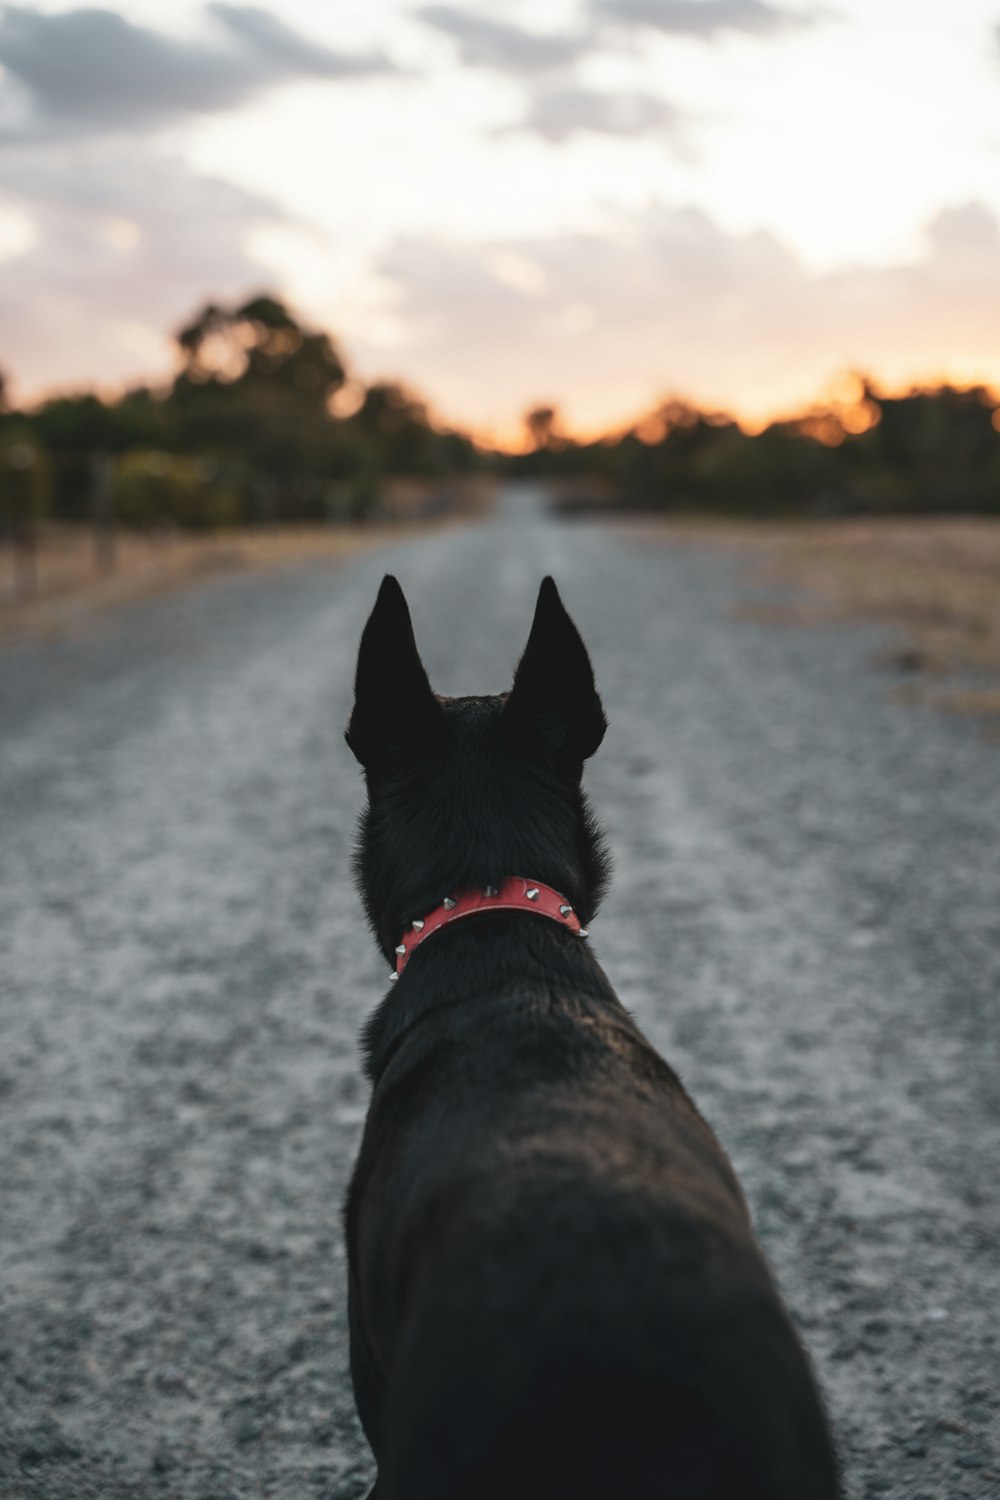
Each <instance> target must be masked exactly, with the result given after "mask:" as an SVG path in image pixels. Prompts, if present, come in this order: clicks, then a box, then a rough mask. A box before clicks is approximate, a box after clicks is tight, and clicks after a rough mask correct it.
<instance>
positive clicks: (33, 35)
mask: <svg viewBox="0 0 1000 1500" xmlns="http://www.w3.org/2000/svg"><path fill="white" fill-rule="evenodd" d="M208 14H209V16H210V19H211V20H212V21H213V22H214V24H215V27H216V30H217V32H218V33H219V37H218V40H211V39H210V40H206V41H200V40H176V39H174V38H173V37H170V36H167V35H166V34H164V33H163V32H159V31H156V30H154V29H152V28H151V27H145V26H139V25H136V24H135V23H134V22H132V21H129V20H126V19H125V17H124V16H121V15H119V14H118V13H117V12H116V11H113V10H105V9H98V8H86V9H78V10H68V11H62V12H59V13H57V14H45V13H41V12H38V11H34V10H29V9H28V8H27V7H25V6H21V5H7V6H4V7H3V8H2V10H0V63H2V64H3V66H4V68H5V69H6V70H7V71H8V73H9V74H10V75H11V77H12V78H13V79H14V80H15V81H16V83H17V84H18V85H20V88H21V91H22V97H23V99H24V101H25V103H26V106H27V107H26V109H25V110H23V111H22V118H21V120H20V122H18V123H15V124H14V125H13V126H12V125H10V124H8V125H7V127H6V129H5V132H4V136H3V137H2V139H6V140H7V141H8V142H9V141H11V140H15V141H17V140H19V141H22V142H25V141H30V140H31V139H39V138H40V139H52V138H54V137H57V136H60V135H65V134H68V133H72V134H73V135H74V136H77V137H78V136H79V135H80V133H81V132H82V131H86V132H87V133H90V134H97V133H106V132H108V131H118V130H129V131H134V130H137V129H139V130H151V129H156V128H158V127H160V126H162V125H165V124H167V123H169V122H170V121H172V120H175V119H177V118H180V117H183V116H185V115H189V114H198V113H208V112H216V111H221V110H227V109H231V108H233V107H234V106H236V105H238V104H241V103H243V102H244V100H246V99H248V98H250V97H251V95H253V94H255V93H257V92H259V91H260V90H262V89H265V88H268V87H270V86H271V85H273V84H277V83H281V82H284V81H286V80H288V79H291V78H296V77H314V78H331V79H332V78H345V77H351V76H356V75H358V74H361V73H374V72H385V71H387V70H388V69H389V68H390V66H391V65H390V64H389V62H388V61H387V60H386V58H384V57H383V56H382V55H381V54H374V53H373V54H369V55H366V56H360V57H351V56H348V55H345V54H342V53H339V52H334V51H332V50H331V49H329V48H328V47H324V46H322V45H320V44H319V43H315V42H312V41H309V40H307V39H306V38H304V37H302V36H300V35H299V34H298V33H297V32H295V31H293V30H291V28H289V27H288V26H286V25H285V24H284V22H282V21H279V20H278V19H277V18H276V17H274V16H272V15H270V14H268V13H267V12H266V11H263V10H259V9H257V8H256V7H253V6H245V5H227V4H222V3H218V4H212V5H210V6H209V7H208Z"/></svg>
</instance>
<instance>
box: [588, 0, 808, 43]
mask: <svg viewBox="0 0 1000 1500" xmlns="http://www.w3.org/2000/svg"><path fill="white" fill-rule="evenodd" d="M589 8H590V11H591V13H592V14H593V15H594V16H595V17H596V18H597V19H599V20H603V21H620V22H623V23H625V24H626V25H636V26H648V27H650V28H652V29H653V30H656V31H666V32H670V33H671V34H674V35H677V36H696V37H712V36H714V35H715V34H716V33H717V32H720V31H742V32H747V33H749V34H751V35H758V36H759V35H764V34H766V33H768V32H774V31H780V30H783V29H786V28H788V27H791V26H801V25H803V24H808V19H809V18H807V17H805V16H803V15H801V14H797V13H794V12H792V11H786V10H781V9H779V8H778V7H777V6H774V5H768V4H767V0H590V7H589Z"/></svg>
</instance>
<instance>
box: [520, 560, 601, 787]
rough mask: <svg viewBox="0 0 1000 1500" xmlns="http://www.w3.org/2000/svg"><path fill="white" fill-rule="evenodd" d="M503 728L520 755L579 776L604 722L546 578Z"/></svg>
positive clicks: (576, 635) (572, 632)
mask: <svg viewBox="0 0 1000 1500" xmlns="http://www.w3.org/2000/svg"><path fill="white" fill-rule="evenodd" d="M503 727H504V731H505V733H506V734H507V736H508V739H509V740H510V742H511V743H512V744H513V745H514V746H515V747H516V748H517V749H519V750H520V751H521V752H522V753H523V754H526V755H529V756H538V757H540V758H542V759H544V760H547V761H549V762H550V763H551V764H553V765H554V766H555V767H556V768H557V769H558V770H559V771H561V772H563V773H568V774H571V775H573V774H575V775H578V774H579V772H580V769H581V768H582V766H583V762H584V761H585V760H586V759H587V756H588V755H593V753H594V751H595V750H596V749H597V747H598V745H599V744H600V743H601V741H602V740H603V738H604V731H605V730H606V729H607V727H608V721H607V719H606V718H605V717H604V709H603V707H602V705H601V700H600V698H599V697H598V693H597V689H596V687H595V686H594V669H593V667H592V666H591V664H590V657H589V656H588V655H587V648H586V646H585V645H584V644H583V641H582V639H581V638H580V632H579V631H578V630H577V628H576V626H575V625H574V624H573V621H572V620H571V619H570V617H569V615H568V614H567V613H566V608H565V606H564V604H563V602H562V600H561V599H560V597H559V590H558V589H557V588H556V586H555V583H554V582H553V580H552V579H551V578H545V579H543V580H542V586H541V588H540V589H539V590H538V603H537V604H536V605H535V618H534V620H533V621H532V624H531V633H530V635H529V636H528V644H527V645H526V646H525V648H524V655H523V656H522V657H521V660H520V662H519V663H518V667H517V671H516V672H515V674H514V686H513V687H512V688H511V690H510V696H509V697H508V699H507V702H506V704H505V705H504V711H503Z"/></svg>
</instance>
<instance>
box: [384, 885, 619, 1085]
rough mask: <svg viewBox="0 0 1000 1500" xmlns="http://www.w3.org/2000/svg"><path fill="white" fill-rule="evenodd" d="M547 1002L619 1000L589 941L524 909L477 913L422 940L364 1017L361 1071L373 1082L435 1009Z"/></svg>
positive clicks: (424, 1027) (423, 1029)
mask: <svg viewBox="0 0 1000 1500" xmlns="http://www.w3.org/2000/svg"><path fill="white" fill-rule="evenodd" d="M535 999H537V1000H539V1001H544V1002H545V1003H546V1004H558V1003H561V1002H563V1001H566V1002H569V1003H574V1002H577V1001H580V1000H588V999H589V1000H594V1001H598V1002H601V1003H604V1004H611V1005H613V1006H615V1007H619V1002H618V1000H617V999H616V997H615V994H614V991H613V989H612V988H611V985H610V983H609V981H608V979H607V977H606V975H605V974H604V971H603V970H602V968H601V966H600V964H599V963H598V962H597V959H596V958H595V956H594V953H593V950H592V949H591V946H590V944H589V942H587V941H582V940H581V939H580V938H579V936H578V935H577V934H576V933H574V932H573V931H571V930H570V929H568V928H566V927H560V926H557V924H556V923H555V922H546V921H541V922H540V921H539V920H538V918H537V916H535V915H532V914H530V913H529V912H527V911H523V912H520V911H508V910H503V911H496V912H489V913H484V914H483V915H481V916H479V917H477V918H476V920H475V921H465V922H455V923H454V924H453V925H451V926H449V927H448V928H446V929H445V930H443V931H441V932H439V933H438V934H437V935H436V936H435V938H434V941H433V942H429V943H427V944H425V945H421V946H420V948H419V949H418V950H417V951H416V952H415V953H414V954H413V956H412V958H411V959H410V961H409V962H408V963H407V965H406V970H405V973H403V974H402V976H401V977H400V979H399V982H398V983H396V984H393V986H392V989H391V990H390V992H389V994H388V995H387V996H386V997H385V999H384V1000H383V1002H382V1004H381V1005H380V1006H379V1007H378V1009H377V1010H376V1011H375V1012H374V1014H373V1015H372V1016H371V1018H370V1020H369V1021H368V1024H367V1026H366V1028H365V1033H364V1043H365V1053H366V1058H367V1067H366V1071H367V1073H368V1076H369V1077H370V1078H371V1079H372V1080H373V1082H377V1081H378V1079H379V1077H380V1076H381V1074H382V1072H383V1071H384V1069H385V1067H386V1065H387V1063H388V1061H389V1059H390V1058H391V1057H392V1056H393V1055H394V1053H395V1052H396V1050H397V1047H398V1046H399V1044H400V1043H401V1042H402V1041H403V1040H404V1038H408V1037H409V1036H410V1035H411V1034H413V1036H414V1039H415V1040H416V1039H417V1037H418V1034H424V1035H425V1036H427V1038H428V1039H427V1041H426V1045H432V1042H431V1040H430V1033H432V1031H433V1027H432V1026H431V1025H429V1024H426V1025H425V1023H431V1022H432V1021H433V1018H434V1017H435V1016H438V1015H440V1014H441V1013H442V1012H444V1011H445V1010H447V1009H449V1008H452V1007H456V1006H462V1007H468V1009H469V1011H470V1014H472V1013H473V1012H474V1010H475V1008H476V1006H477V1005H480V1004H505V1003H508V1002H514V1003H519V1002H521V1001H528V1002H530V1001H532V1000H535Z"/></svg>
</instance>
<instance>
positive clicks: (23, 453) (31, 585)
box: [7, 443, 38, 604]
mask: <svg viewBox="0 0 1000 1500" xmlns="http://www.w3.org/2000/svg"><path fill="white" fill-rule="evenodd" d="M35 457H36V455H35V450H34V448H33V447H32V446H31V444H30V443H15V444H14V446H13V447H12V448H10V449H9V450H8V452H7V467H8V470H9V484H10V498H11V507H10V508H11V533H12V535H11V540H12V541H13V544H14V550H13V563H14V597H15V599H17V600H18V602H19V603H22V604H23V603H24V602H25V601H26V600H28V599H33V598H34V597H35V595H36V594H37V593H38V508H37V497H36V493H35V489H36V485H35Z"/></svg>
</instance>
